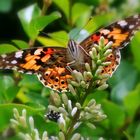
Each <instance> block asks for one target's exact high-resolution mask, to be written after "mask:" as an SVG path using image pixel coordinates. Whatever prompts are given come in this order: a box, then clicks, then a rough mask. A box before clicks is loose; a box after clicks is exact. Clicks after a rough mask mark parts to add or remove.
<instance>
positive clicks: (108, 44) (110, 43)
mask: <svg viewBox="0 0 140 140" xmlns="http://www.w3.org/2000/svg"><path fill="white" fill-rule="evenodd" d="M112 44H113V42H112V41H109V42H108V43H107V44H106V46H105V47H104V50H107V49H109V48H111V47H112Z"/></svg>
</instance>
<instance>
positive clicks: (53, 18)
mask: <svg viewBox="0 0 140 140" xmlns="http://www.w3.org/2000/svg"><path fill="white" fill-rule="evenodd" d="M42 7H43V1H39V0H38V1H35V0H30V1H28V0H24V1H18V0H0V32H1V33H0V54H3V53H8V52H12V51H16V50H18V49H25V48H29V47H31V46H38V45H39V46H56V45H57V46H62V47H66V44H67V42H68V39H69V38H73V39H75V40H76V41H81V40H82V39H83V38H85V37H86V36H87V35H89V34H91V33H92V32H94V31H95V30H97V29H98V28H99V27H104V26H105V25H108V24H109V23H111V22H113V21H116V20H119V19H122V18H125V17H128V16H130V15H133V14H136V13H140V1H139V0H124V1H117V0H73V1H72V0H71V1H69V0H52V3H51V4H50V6H49V7H48V8H47V10H46V13H44V11H43V8H42ZM44 8H46V7H44ZM40 15H42V16H40ZM92 17H93V18H92ZM90 18H91V20H89V19H90ZM82 29H86V31H87V32H85V34H80V30H82ZM39 31H43V32H45V33H46V34H44V33H43V32H39ZM139 52H140V32H138V33H137V34H136V35H135V37H134V38H133V40H132V42H131V43H130V44H129V45H128V46H127V47H126V48H124V49H123V50H121V54H122V60H121V64H120V66H119V68H118V69H117V71H116V72H115V74H114V75H113V76H112V78H110V80H109V88H108V89H107V90H106V91H100V92H99V91H98V92H95V93H93V94H90V95H89V96H88V97H87V100H88V99H91V98H95V99H96V101H97V103H100V104H102V108H103V111H104V112H105V114H107V116H108V117H107V119H106V120H105V121H103V122H101V123H97V125H96V126H97V128H96V129H95V130H92V129H90V128H89V127H88V126H86V124H83V125H82V126H81V127H80V128H78V129H77V132H80V133H82V135H83V136H85V137H90V138H91V139H93V140H96V139H98V138H99V137H103V138H105V139H106V140H108V139H113V140H124V139H129V140H140V55H139ZM49 94H50V90H49V89H47V88H45V87H43V85H42V84H41V83H40V82H39V81H38V79H37V78H36V76H33V75H25V74H19V73H17V72H13V71H10V70H1V71H0V138H3V134H4V133H5V132H7V129H8V127H9V123H10V122H9V120H10V118H12V109H13V108H14V107H16V108H17V109H18V110H22V109H23V108H25V109H27V112H28V115H32V116H34V117H35V118H36V119H35V120H36V127H37V128H38V129H39V130H40V132H42V131H43V130H47V131H48V133H49V134H50V135H55V134H57V133H58V131H59V130H58V129H57V125H56V124H55V123H53V122H49V123H44V122H45V120H44V116H43V115H44V113H45V111H46V108H47V106H48V100H49V99H48V97H49ZM6 134H7V135H6V139H7V140H11V139H16V135H10V136H9V135H8V132H7V133H6Z"/></svg>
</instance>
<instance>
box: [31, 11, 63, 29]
mask: <svg viewBox="0 0 140 140" xmlns="http://www.w3.org/2000/svg"><path fill="white" fill-rule="evenodd" d="M60 17H61V14H60V13H59V12H53V13H51V14H50V15H47V16H40V17H38V18H36V19H35V21H34V22H35V23H34V26H35V28H36V30H38V31H40V30H43V29H44V28H45V27H46V26H47V25H48V24H50V23H51V22H53V21H54V20H56V19H58V18H60Z"/></svg>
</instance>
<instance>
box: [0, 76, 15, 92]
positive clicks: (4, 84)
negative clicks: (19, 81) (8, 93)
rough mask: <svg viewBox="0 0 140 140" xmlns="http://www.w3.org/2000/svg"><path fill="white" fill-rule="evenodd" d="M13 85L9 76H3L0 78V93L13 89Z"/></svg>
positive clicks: (12, 80)
mask: <svg viewBox="0 0 140 140" xmlns="http://www.w3.org/2000/svg"><path fill="white" fill-rule="evenodd" d="M14 84H15V82H14V79H13V78H12V77H11V76H5V75H3V76H0V87H1V90H0V92H2V91H5V90H7V89H8V88H10V87H13V86H14Z"/></svg>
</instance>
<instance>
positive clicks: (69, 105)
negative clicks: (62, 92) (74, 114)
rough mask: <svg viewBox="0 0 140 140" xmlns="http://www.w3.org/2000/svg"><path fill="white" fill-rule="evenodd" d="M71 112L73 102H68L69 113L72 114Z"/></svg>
mask: <svg viewBox="0 0 140 140" xmlns="http://www.w3.org/2000/svg"><path fill="white" fill-rule="evenodd" d="M71 110H72V104H71V100H68V111H69V112H71Z"/></svg>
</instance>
